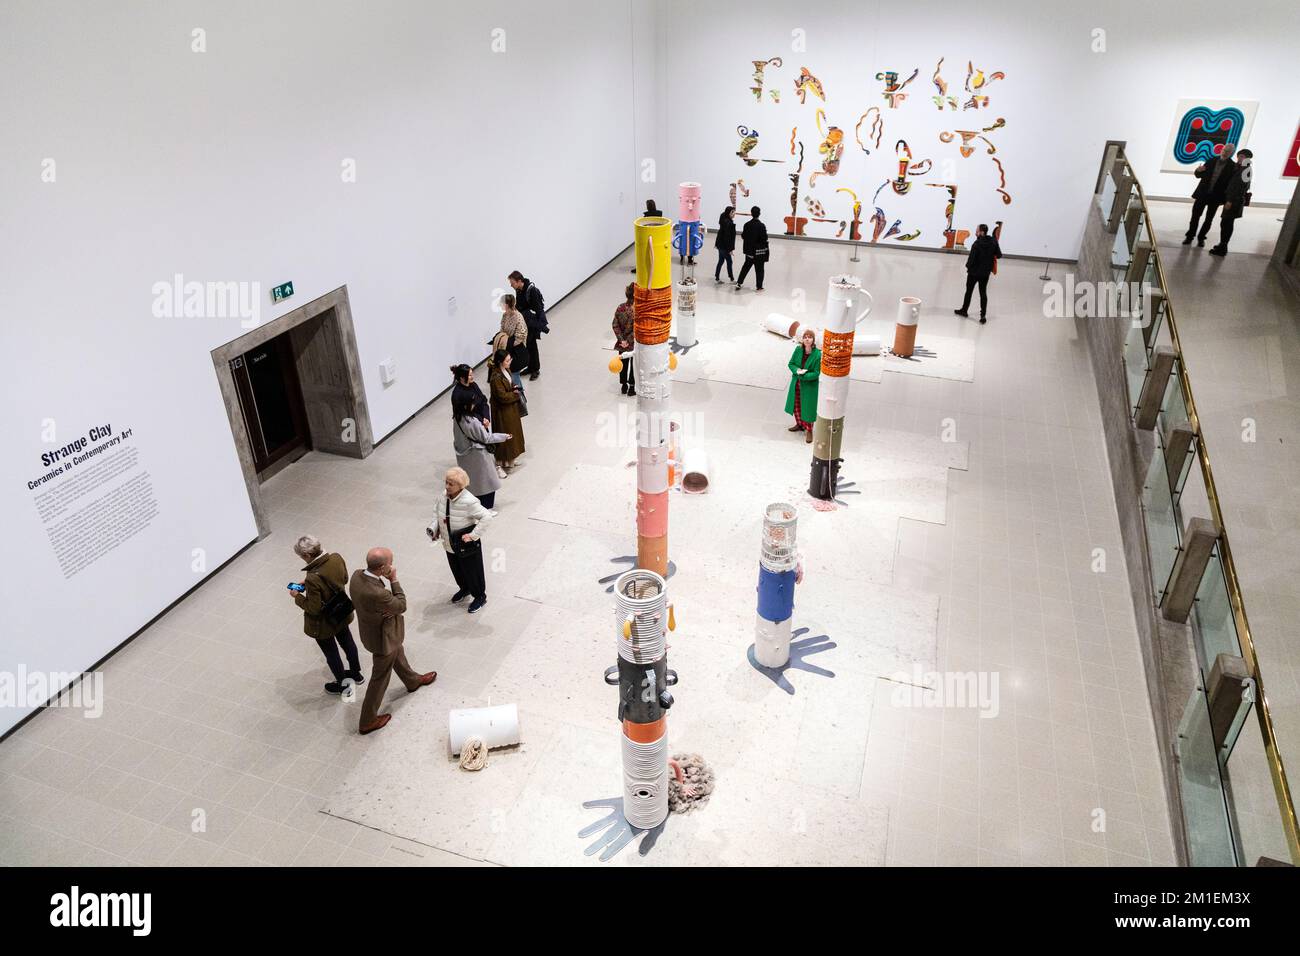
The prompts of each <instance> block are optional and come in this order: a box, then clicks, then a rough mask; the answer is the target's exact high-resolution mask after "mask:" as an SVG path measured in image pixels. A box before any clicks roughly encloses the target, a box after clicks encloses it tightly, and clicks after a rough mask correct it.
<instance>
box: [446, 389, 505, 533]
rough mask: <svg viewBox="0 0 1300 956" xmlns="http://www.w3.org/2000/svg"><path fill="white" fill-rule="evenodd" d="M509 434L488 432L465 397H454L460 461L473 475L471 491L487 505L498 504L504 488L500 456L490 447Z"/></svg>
mask: <svg viewBox="0 0 1300 956" xmlns="http://www.w3.org/2000/svg"><path fill="white" fill-rule="evenodd" d="M509 437H510V436H509V435H507V434H506V433H504V432H493V431H488V429H486V428H485V427H483V422H482V421H480V420H479V419H478V417H477V416H476V415H475V413H474V409H473V408H472V407H471V406H470V404H469V402H468V401H466V400H465V398H463V397H462V398H460V399H459V400H457V399H456V398H453V399H452V400H451V441H452V445H453V446H454V447H455V449H456V464H458V465H459V466H460V467H461V468H463V469H464V470H465V473H466V474H467V475H468V476H469V477H468V479H467V482H468V484H469V488H470V491H471V493H472V494H473V495H475V496H476V497H477V498H478V499H479V500H480V501H482V502H483V507H485V508H491V507H492V506H493V505H494V504H496V497H497V489H498V488H500V487H501V476H500V475H498V474H497V465H496V459H495V458H494V457H493V455H492V452H490V451H488V446H489V445H495V444H497V443H498V442H503V441H506V440H507V439H508V438H509Z"/></svg>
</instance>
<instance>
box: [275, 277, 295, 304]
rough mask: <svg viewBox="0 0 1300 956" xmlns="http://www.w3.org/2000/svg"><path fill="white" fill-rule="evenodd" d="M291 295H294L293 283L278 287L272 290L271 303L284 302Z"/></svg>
mask: <svg viewBox="0 0 1300 956" xmlns="http://www.w3.org/2000/svg"><path fill="white" fill-rule="evenodd" d="M291 295H293V283H292V282H286V283H284V284H283V285H278V286H276V287H275V288H274V289H272V290H271V301H272V302H283V301H284V300H285V299H287V298H289V296H291Z"/></svg>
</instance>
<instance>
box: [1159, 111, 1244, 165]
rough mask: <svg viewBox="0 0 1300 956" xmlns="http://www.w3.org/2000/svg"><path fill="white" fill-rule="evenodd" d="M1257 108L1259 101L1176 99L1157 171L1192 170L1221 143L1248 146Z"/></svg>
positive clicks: (1209, 157) (1216, 152)
mask: <svg viewBox="0 0 1300 956" xmlns="http://www.w3.org/2000/svg"><path fill="white" fill-rule="evenodd" d="M1258 109H1259V101H1258V100H1179V101H1178V108H1177V109H1176V110H1174V124H1173V128H1172V129H1171V130H1170V131H1169V142H1168V145H1166V147H1165V152H1164V155H1163V156H1162V157H1161V161H1160V171H1161V172H1164V173H1191V172H1192V171H1193V170H1194V169H1196V167H1197V166H1199V165H1200V164H1201V163H1203V162H1205V161H1206V160H1207V159H1212V158H1213V157H1215V156H1218V155H1219V154H1220V153H1221V152H1222V151H1223V147H1224V146H1226V145H1229V144H1231V145H1232V146H1235V147H1237V148H1238V149H1240V148H1241V147H1243V146H1245V145H1247V143H1249V142H1250V129H1251V127H1252V126H1253V125H1254V123H1255V113H1256V111H1257V110H1258Z"/></svg>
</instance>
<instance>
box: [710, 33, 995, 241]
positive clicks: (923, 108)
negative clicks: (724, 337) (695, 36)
mask: <svg viewBox="0 0 1300 956" xmlns="http://www.w3.org/2000/svg"><path fill="white" fill-rule="evenodd" d="M738 62H743V64H744V67H745V70H746V89H747V92H748V94H749V95H748V96H747V97H746V100H747V101H748V107H747V108H746V109H745V113H744V114H743V115H741V116H739V117H737V119H743V120H745V121H746V122H744V123H741V124H739V125H738V126H737V127H735V129H736V131H737V133H738V134H739V136H740V141H741V143H740V148H739V150H737V153H736V155H737V157H738V158H739V159H740V160H741V162H742V163H743V164H744V167H747V169H736V170H735V171H734V172H732V174H731V176H729V177H728V178H729V179H733V180H734V181H733V182H731V183H730V184H729V186H730V189H731V194H732V198H733V205H739V203H737V202H736V201H735V200H736V199H738V198H740V197H741V196H742V195H743V196H748V195H749V193H750V192H753V194H754V195H753V197H752V201H753V202H754V203H755V204H757V205H760V206H765V205H766V204H770V203H774V202H775V203H777V204H778V205H780V206H788V210H789V211H788V214H782V215H781V219H783V221H784V225H785V229H784V234H785V235H787V236H808V237H815V238H827V239H844V240H848V241H852V242H866V243H882V242H915V243H916V244H917V245H924V246H930V247H933V248H937V249H952V250H961V249H963V248H965V244H966V240H967V239H968V237H970V236H971V235H973V234H974V232H975V227H976V226H977V225H979V224H980V223H981V222H987V223H991V222H993V221H994V220H995V219H997V216H999V215H1002V213H1001V212H1000V207H1001V206H1006V205H1010V204H1011V202H1012V188H1013V187H1012V186H1009V185H1008V182H1009V180H1012V179H1013V178H1014V174H1015V166H1014V162H1013V161H1008V160H1009V158H1008V155H1007V153H1006V152H1005V151H1004V150H1003V147H1004V146H1006V145H1007V144H1008V142H1009V141H1007V140H1005V139H1004V138H1003V137H1004V136H1005V135H1006V134H1005V133H1002V134H1000V135H995V133H997V132H998V131H1001V130H1005V129H1006V128H1007V127H1008V122H1007V119H1006V117H1005V115H1002V114H1003V113H1004V109H1003V107H1004V106H1005V105H1006V104H1005V103H1002V102H999V101H1001V100H1004V99H1005V97H1003V96H1002V94H1001V90H1002V89H1003V88H1004V87H1005V86H1006V84H1007V83H1008V82H1010V81H1008V79H1007V74H1006V73H1005V72H1004V71H1002V70H989V69H986V68H983V67H979V66H976V64H975V60H974V59H971V58H967V57H965V56H963V57H961V58H960V59H957V60H954V59H946V58H945V57H943V56H936V57H935V58H933V59H929V58H927V59H926V60H925V61H923V62H924V63H925V64H926V65H925V66H924V67H921V66H915V65H913V64H911V63H909V64H907V65H906V66H905V67H903V68H902V69H881V70H880V71H879V72H871V73H868V74H867V75H868V76H874V77H875V79H876V80H877V81H878V83H879V84H880V85H879V86H875V85H873V84H869V83H868V84H865V85H864V86H863V87H862V88H860V89H856V90H853V91H852V92H851V93H850V92H849V91H848V90H847V88H846V89H843V90H841V89H840V87H841V86H843V85H844V81H843V80H842V79H840V80H837V85H836V90H838V91H839V92H837V93H836V100H835V103H836V104H839V105H834V104H832V105H831V106H827V105H826V104H827V102H828V100H827V92H826V87H825V86H824V85H823V83H822V81H821V80H820V79H819V78H818V75H817V73H814V72H813V71H814V70H817V71H818V72H821V67H819V66H818V65H817V64H816V63H809V64H807V65H797V66H796V65H794V64H791V65H788V66H786V67H785V69H784V70H783V69H781V67H782V61H781V59H780V58H779V57H770V58H768V59H759V58H752V59H747V60H743V61H740V60H739V59H738ZM945 64H947V70H948V73H949V77H947V78H945V76H944V71H945ZM957 64H961V66H958V65H957ZM962 66H964V67H965V69H964V75H963V72H962ZM923 69H924V70H926V71H928V75H929V79H930V82H931V84H932V85H933V87H934V95H932V96H930V97H929V98H928V99H929V101H928V102H927V97H926V96H925V95H924V94H921V95H917V96H911V95H910V94H912V92H913V90H914V89H919V88H920V84H922V83H924V80H923V79H922V80H920V81H919V82H918V77H920V76H921V73H922V70H923ZM786 71H789V72H786ZM831 74H832V75H831V79H835V76H834V75H833V71H831ZM953 74H956V75H953ZM782 75H785V76H787V77H790V78H789V79H784V80H782V79H781V77H782ZM791 81H793V85H794V90H795V94H796V95H795V97H794V98H793V99H791V100H789V101H788V102H785V103H782V102H781V101H779V100H773V101H770V100H769V98H768V96H766V95H765V93H770V92H772V91H773V90H774V89H776V87H777V86H778V84H780V85H782V86H784V84H785V83H790V82H791ZM914 83H915V84H916V85H915V86H913V84H914ZM909 87H912V89H909ZM785 89H787V90H788V89H789V87H788V86H786V87H785ZM876 97H880V99H883V100H884V102H883V103H881V102H880V100H879V99H876ZM853 98H857V99H858V102H856V103H853V102H851V100H852V99H853ZM873 99H876V103H875V104H872V100H873ZM863 100H865V102H863ZM846 101H847V102H846ZM756 107H757V109H758V111H759V112H757V113H753V112H751V110H753V109H755V108H756ZM849 109H851V110H852V111H851V112H847V111H848V110H849ZM995 109H996V110H997V112H987V111H991V110H995ZM968 111H986V112H968ZM846 112H847V115H846ZM936 112H937V113H938V116H936V115H935V114H936ZM833 113H839V114H840V115H839V117H836V118H837V119H839V118H842V119H844V120H847V121H848V122H851V123H853V138H854V142H855V143H856V144H857V149H856V150H847V151H846V149H845V147H846V146H847V145H848V136H847V131H848V127H847V125H846V126H845V127H844V128H841V127H839V126H837V125H835V123H833V122H832V121H831V119H830V116H831V115H832V114H833ZM853 117H856V119H853ZM760 118H761V119H762V125H763V127H764V128H770V127H772V126H774V125H776V124H779V126H778V128H781V129H784V128H785V126H786V125H789V127H790V134H789V149H788V150H786V149H785V148H782V149H781V150H780V153H781V154H782V155H783V158H781V159H777V158H775V156H776V151H774V150H773V149H772V146H773V143H772V141H771V140H770V139H769V138H763V139H762V140H761V145H760V139H759V135H758V132H757V130H756V129H755V128H754V127H753V126H751V125H750V123H751V122H757V121H758V120H759V119H760ZM955 126H961V127H965V128H963V129H954V128H953V127H955ZM769 132H770V129H769ZM773 135H781V136H782V139H784V138H785V137H784V134H783V133H782V134H773ZM886 135H889V137H890V138H889V139H886ZM890 142H892V143H893V144H894V148H893V151H892V153H891V151H890V149H889V143H890ZM782 146H783V147H784V146H785V144H784V143H782ZM805 159H807V160H808V161H809V162H808V168H807V170H805V167H804V161H805ZM733 162H734V160H733ZM769 163H774V164H780V165H783V166H784V167H785V168H784V169H783V170H782V177H781V179H782V180H784V181H787V182H788V184H789V192H788V203H781V202H780V201H779V200H778V199H777V198H776V191H777V184H778V182H780V181H781V180H778V178H777V176H776V175H775V173H776V171H775V170H772V171H771V172H766V173H765V172H763V167H764V166H765V165H766V164H769ZM938 171H941V176H940V177H939V178H942V179H943V180H945V181H944V182H937V183H936V182H931V181H930V178H932V177H927V174H931V173H933V172H938ZM737 174H741V175H744V176H746V177H747V180H748V181H746V180H741V179H739V178H735V177H737ZM923 177H926V178H923ZM828 178H830V179H832V181H831V183H830V184H829V186H828V185H826V184H825V183H824V181H825V180H826V179H828ZM918 181H919V182H921V183H922V184H923V185H926V186H934V187H937V189H938V190H942V192H938V191H937V190H936V189H920V190H917V189H914V188H913V186H914V185H915V183H916V182H918ZM959 183H960V184H961V191H962V199H963V202H962V205H961V210H960V212H959V210H958V206H957V201H956V200H957V187H958V184H959ZM840 194H843V195H840ZM864 210H865V211H864ZM976 217H978V218H976Z"/></svg>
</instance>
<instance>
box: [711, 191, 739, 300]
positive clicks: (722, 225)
mask: <svg viewBox="0 0 1300 956" xmlns="http://www.w3.org/2000/svg"><path fill="white" fill-rule="evenodd" d="M713 247H714V248H715V249H717V250H718V267H717V268H716V269H714V270H713V281H714V282H721V281H722V264H723V263H724V262H725V263H726V264H727V279H728V280H729V281H732V282H734V281H735V280H736V276H735V273H733V272H732V271H731V254H732V253H733V252H735V251H736V207H735V206H728V207H727V208H726V209H724V210H722V215H721V216H720V217H719V218H718V231H717V232H716V233H714V236H713Z"/></svg>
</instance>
